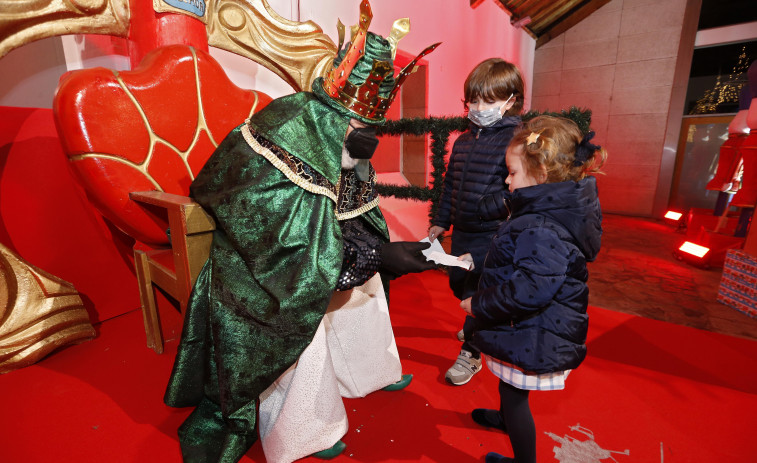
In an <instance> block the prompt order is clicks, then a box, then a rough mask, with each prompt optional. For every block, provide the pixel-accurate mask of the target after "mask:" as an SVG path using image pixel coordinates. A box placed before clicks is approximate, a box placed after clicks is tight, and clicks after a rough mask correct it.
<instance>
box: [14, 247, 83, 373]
mask: <svg viewBox="0 0 757 463" xmlns="http://www.w3.org/2000/svg"><path fill="white" fill-rule="evenodd" d="M94 337H95V329H94V328H93V327H92V324H91V322H90V320H89V315H88V314H87V311H86V309H85V308H84V305H83V303H82V300H81V297H79V293H78V292H77V291H76V289H75V288H74V287H73V285H71V283H68V282H66V281H63V280H61V279H60V278H58V277H55V276H53V275H51V274H49V273H47V272H44V271H43V270H40V269H38V268H36V267H33V266H31V265H29V264H28V263H26V262H24V261H23V260H22V259H21V258H20V257H19V256H18V255H16V254H15V253H13V252H12V251H10V250H9V249H8V248H6V247H5V246H3V245H2V244H0V373H7V372H9V371H11V370H15V369H17V368H21V367H26V366H29V365H31V364H33V363H35V362H37V361H39V360H41V359H42V358H43V357H45V356H46V355H48V354H50V353H51V352H52V351H54V350H55V349H58V348H60V347H63V346H65V345H68V344H73V343H78V342H82V341H85V340H88V339H91V338H94Z"/></svg>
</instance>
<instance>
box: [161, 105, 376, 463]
mask: <svg viewBox="0 0 757 463" xmlns="http://www.w3.org/2000/svg"><path fill="white" fill-rule="evenodd" d="M348 121H349V119H348V118H346V117H344V116H343V115H340V114H338V113H336V112H334V111H333V110H330V109H329V108H328V107H326V106H325V105H323V104H322V103H321V102H320V101H319V100H318V99H317V98H315V97H314V96H313V95H312V94H311V93H306V92H301V93H298V94H294V95H290V96H288V97H284V98H280V99H278V100H274V101H273V102H272V103H271V104H270V105H269V106H268V107H266V108H265V109H264V110H263V111H261V112H260V113H258V114H256V115H255V116H253V118H252V119H251V120H250V121H249V124H242V125H241V126H239V127H237V128H236V129H234V130H233V131H232V132H231V133H230V134H229V135H228V136H227V137H226V139H225V140H224V141H223V142H222V143H221V144H220V145H219V147H218V149H217V150H216V152H215V153H214V154H213V156H212V157H211V158H210V160H209V161H208V163H207V164H206V165H205V167H204V168H203V169H202V171H201V172H200V174H199V175H198V177H197V179H195V181H194V182H193V183H192V187H191V193H192V196H193V197H194V198H195V200H196V201H198V202H199V203H200V204H201V205H202V206H203V207H204V208H205V209H206V210H207V211H208V212H209V213H210V214H211V215H213V217H214V218H215V220H216V224H217V230H216V232H215V234H214V237H213V245H212V248H211V252H210V258H209V260H208V262H207V263H206V264H205V266H204V267H203V269H202V271H201V273H200V276H199V277H198V279H197V283H196V284H195V287H194V290H193V292H192V296H191V298H190V301H189V305H188V307H187V313H186V314H185V320H184V329H183V333H182V339H181V342H180V345H179V350H178V353H177V356H176V361H175V364H174V368H173V372H172V374H171V378H170V381H169V385H168V388H167V390H166V394H165V399H164V400H165V402H166V404H168V405H170V406H174V407H186V406H196V408H195V410H194V412H193V413H192V414H191V415H190V416H189V418H187V420H186V421H185V422H184V424H182V426H181V428H180V429H179V438H180V442H181V448H182V454H183V456H184V461H186V462H236V461H238V460H239V459H240V458H241V457H242V456H243V455H244V454H245V452H247V450H248V449H249V448H250V447H251V446H252V444H253V443H254V442H255V440H256V430H255V424H256V406H257V400H258V396H259V395H260V394H261V393H262V392H263V391H264V390H265V389H266V388H268V386H270V385H271V383H272V382H273V381H274V380H276V379H277V378H278V377H279V376H280V375H281V374H282V373H283V372H284V371H286V369H287V368H289V367H290V366H291V365H292V364H294V362H296V360H297V359H298V357H299V356H300V354H301V353H302V351H303V350H304V349H305V348H306V347H307V345H308V344H309V343H310V341H311V340H312V338H313V335H314V333H315V330H316V328H317V327H318V324H319V323H320V321H321V318H322V317H323V315H324V313H325V311H326V308H327V306H328V303H329V300H330V298H331V294H332V292H333V291H334V288H335V286H336V282H337V278H338V277H339V273H340V269H341V264H342V235H341V231H340V228H339V220H340V219H346V218H351V217H355V216H361V217H362V218H364V219H365V221H366V223H368V224H369V225H370V226H371V227H372V228H373V229H374V230H375V232H376V234H378V235H380V236H382V237H383V238H384V239H385V240H388V231H387V229H386V223H385V221H384V218H383V216H382V215H381V212H380V210H379V209H378V207H377V201H378V198H377V196H376V194H375V192H374V191H373V183H374V182H373V181H375V172H372V175H371V179H372V181H370V182H360V181H359V180H358V179H357V177H356V176H355V175H354V172H352V171H342V170H341V147H342V140H343V139H344V134H345V132H346V130H347V124H348ZM298 133H299V134H300V135H299V136H295V135H296V134H298ZM334 140H336V141H334ZM337 150H338V151H337Z"/></svg>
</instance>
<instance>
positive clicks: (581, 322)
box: [471, 177, 602, 373]
mask: <svg viewBox="0 0 757 463" xmlns="http://www.w3.org/2000/svg"><path fill="white" fill-rule="evenodd" d="M511 204H512V215H511V217H510V218H509V219H508V220H507V221H505V222H503V223H502V225H501V226H500V228H499V230H498V231H497V233H496V235H495V236H494V239H493V240H492V243H491V246H490V248H489V253H488V254H487V256H486V260H485V263H484V269H483V273H482V275H481V281H480V284H479V290H478V292H477V293H476V294H475V296H473V300H472V301H471V302H472V310H473V314H474V316H475V320H476V322H475V328H474V332H473V334H472V336H471V343H472V344H473V345H474V346H476V347H477V348H479V349H480V350H481V352H483V353H485V354H488V355H491V356H493V357H495V358H498V359H500V360H503V361H505V362H508V363H511V364H513V365H516V366H518V367H520V368H522V369H524V370H525V371H527V372H533V373H548V372H554V371H562V370H568V369H573V368H576V367H577V366H578V365H579V364H580V363H581V362H582V361H583V359H584V357H585V356H586V345H585V342H586V332H587V329H588V325H589V320H588V315H587V314H586V308H587V306H588V303H589V290H588V287H587V285H586V281H587V279H588V271H587V269H586V262H590V261H592V260H594V259H595V258H596V256H597V253H598V252H599V247H600V242H601V236H602V212H601V210H600V206H599V198H598V197H597V185H596V179H595V178H594V177H586V178H585V179H583V180H581V181H579V182H573V181H567V182H560V183H545V184H541V185H535V186H532V187H527V188H520V189H518V190H515V192H514V193H513V195H512V203H511Z"/></svg>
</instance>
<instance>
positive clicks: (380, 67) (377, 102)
mask: <svg viewBox="0 0 757 463" xmlns="http://www.w3.org/2000/svg"><path fill="white" fill-rule="evenodd" d="M372 18H373V12H372V11H371V5H370V4H369V3H368V0H363V1H362V2H361V3H360V20H359V21H358V24H357V25H356V26H354V27H353V28H352V31H351V32H352V37H351V43H350V47H349V49H348V50H347V52H346V53H345V55H344V58H343V59H342V61H341V62H340V63H339V65H338V66H337V67H335V68H332V69H331V71H330V72H329V73H328V75H327V76H326V77H325V78H324V79H323V90H324V91H325V92H326V94H328V95H329V96H330V97H331V98H333V99H334V100H336V101H337V102H338V103H339V104H340V105H342V106H344V107H345V108H347V109H348V110H350V111H352V112H354V113H355V114H358V115H360V116H362V117H364V118H366V119H369V120H372V121H381V120H383V118H384V115H385V114H386V111H387V110H388V109H389V106H391V104H392V102H393V101H394V98H395V97H396V96H397V92H398V91H399V88H400V86H401V85H402V84H403V83H404V82H405V79H406V78H407V76H408V75H410V74H411V73H412V72H413V71H415V65H416V63H417V62H418V60H420V59H421V58H423V57H424V56H426V55H427V54H429V53H431V52H432V51H434V49H436V47H438V46H439V44H440V43H441V42H439V43H435V44H433V45H430V46H428V47H426V49H425V50H423V51H422V52H421V53H420V54H419V55H418V56H416V57H415V58H414V59H413V60H412V61H411V62H410V63H409V64H408V65H407V66H405V67H404V68H403V69H402V70H401V71H400V73H399V74H397V76H396V77H395V82H394V86H393V87H392V89H391V90H390V91H389V93H388V95H386V96H381V95H380V94H379V90H380V86H381V82H382V81H383V80H384V79H385V78H386V77H387V76H389V75H391V74H393V73H394V65H393V63H392V61H387V60H377V59H374V60H373V65H372V67H371V70H370V73H369V74H368V76H367V77H366V79H365V82H363V83H362V84H360V85H355V84H353V83H351V82H349V81H348V80H347V79H348V78H349V76H350V74H351V73H352V70H353V69H354V68H355V65H356V64H357V63H358V61H359V60H361V59H363V58H364V57H365V42H366V37H367V34H368V26H369V25H370V24H371V19H372ZM337 28H338V29H339V47H338V48H339V49H341V48H342V43H343V42H344V25H343V24H341V22H339V23H338V24H337ZM409 31H410V20H409V19H407V18H403V19H398V20H397V21H395V22H394V24H393V25H392V31H391V33H390V34H389V38H387V39H386V40H387V41H388V42H389V44H390V46H391V55H392V58H394V56H395V54H396V52H397V43H398V42H399V40H400V39H401V38H402V37H404V36H405V35H406V34H407V33H408V32H409Z"/></svg>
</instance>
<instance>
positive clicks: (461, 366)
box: [444, 349, 481, 386]
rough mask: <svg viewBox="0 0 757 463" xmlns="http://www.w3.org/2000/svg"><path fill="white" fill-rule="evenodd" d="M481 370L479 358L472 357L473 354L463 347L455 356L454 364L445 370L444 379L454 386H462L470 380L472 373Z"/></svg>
mask: <svg viewBox="0 0 757 463" xmlns="http://www.w3.org/2000/svg"><path fill="white" fill-rule="evenodd" d="M479 370H481V359H480V358H473V354H472V353H470V352H468V351H467V350H465V349H463V350H461V351H460V355H458V356H457V360H455V364H454V365H452V367H451V368H450V369H449V370H447V374H446V375H444V379H445V380H447V382H448V383H450V384H452V385H454V386H462V385H463V384H465V383H467V382H468V381H470V379H471V378H473V375H475V374H476V373H478V372H479Z"/></svg>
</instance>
